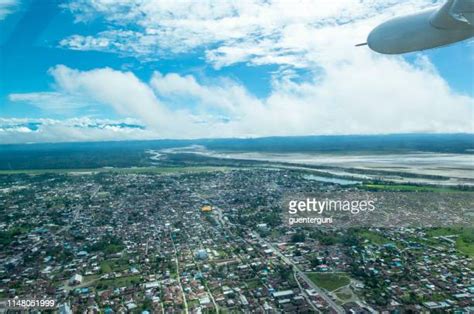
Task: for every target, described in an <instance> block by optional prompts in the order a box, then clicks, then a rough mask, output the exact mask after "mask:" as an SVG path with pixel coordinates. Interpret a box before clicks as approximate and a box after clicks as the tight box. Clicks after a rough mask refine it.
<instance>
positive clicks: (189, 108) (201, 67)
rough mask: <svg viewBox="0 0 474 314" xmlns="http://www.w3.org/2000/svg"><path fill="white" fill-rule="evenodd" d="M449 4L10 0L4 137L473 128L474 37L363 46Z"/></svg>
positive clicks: (1, 12)
mask: <svg viewBox="0 0 474 314" xmlns="http://www.w3.org/2000/svg"><path fill="white" fill-rule="evenodd" d="M438 5H439V3H437V2H436V1H422V0H414V1H391V0H381V1H353V0H337V1H329V0H328V1H318V2H315V1H305V0H301V1H289V0H288V1H257V0H255V1H253V0H252V1H251V0H248V1H242V2H240V3H233V2H230V1H221V0H217V1H202V2H192V1H189V2H188V1H175V2H173V3H170V2H161V1H149V2H147V1H131V0H130V1H128V0H123V1H120V2H119V3H116V4H114V5H111V4H110V1H108V0H95V1H85V0H77V1H74V0H73V1H67V2H66V1H55V0H48V1H32V0H0V44H1V47H0V49H1V50H0V53H1V54H0V67H1V68H0V69H1V76H0V142H4V143H18V142H44V141H46V142H48V141H52V142H55V141H84V140H120V139H148V138H196V137H248V136H269V135H310V134H381V133H407V132H472V131H473V121H474V120H473V118H474V117H473V97H474V75H473V71H474V59H473V58H474V57H473V56H474V54H473V52H474V50H473V49H474V44H473V42H472V41H465V42H462V43H459V44H456V45H452V46H449V47H444V48H442V49H434V50H430V51H425V52H422V53H412V54H408V55H404V56H382V55H378V54H376V53H374V52H371V51H370V50H369V49H368V48H367V47H360V48H355V47H354V44H356V43H360V42H364V41H365V38H366V36H367V34H368V32H370V30H371V29H372V28H373V27H374V26H376V25H377V24H378V23H380V22H383V21H384V20H386V19H388V18H391V17H393V16H396V15H399V14H406V13H410V12H414V11H417V10H422V9H429V8H432V7H436V6H438ZM32 125H34V126H35V127H31V126H32Z"/></svg>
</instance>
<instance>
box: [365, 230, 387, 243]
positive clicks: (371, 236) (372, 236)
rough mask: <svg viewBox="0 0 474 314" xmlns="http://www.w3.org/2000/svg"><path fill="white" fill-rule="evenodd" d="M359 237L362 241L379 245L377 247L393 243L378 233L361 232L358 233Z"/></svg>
mask: <svg viewBox="0 0 474 314" xmlns="http://www.w3.org/2000/svg"><path fill="white" fill-rule="evenodd" d="M357 235H358V236H360V237H361V238H362V239H367V240H369V241H370V242H372V243H373V244H377V245H383V244H386V243H390V242H391V241H390V240H389V239H387V238H385V237H384V236H382V235H380V234H378V233H375V232H372V231H369V230H363V231H359V232H357Z"/></svg>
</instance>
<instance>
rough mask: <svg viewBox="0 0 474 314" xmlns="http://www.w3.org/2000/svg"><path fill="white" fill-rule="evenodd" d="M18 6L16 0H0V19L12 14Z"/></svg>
mask: <svg viewBox="0 0 474 314" xmlns="http://www.w3.org/2000/svg"><path fill="white" fill-rule="evenodd" d="M17 6H18V0H0V21H1V20H3V19H5V18H6V17H7V16H8V15H10V14H12V13H13V12H14V11H15V9H16V7H17Z"/></svg>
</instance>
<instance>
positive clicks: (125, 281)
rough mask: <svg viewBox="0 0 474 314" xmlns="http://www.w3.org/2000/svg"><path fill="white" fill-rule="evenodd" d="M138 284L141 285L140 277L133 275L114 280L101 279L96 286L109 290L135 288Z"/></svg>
mask: <svg viewBox="0 0 474 314" xmlns="http://www.w3.org/2000/svg"><path fill="white" fill-rule="evenodd" d="M138 283H140V276H139V275H132V276H124V277H119V278H112V279H100V280H99V281H97V282H96V283H95V286H96V287H97V288H99V289H109V288H120V287H128V286H133V285H135V284H138Z"/></svg>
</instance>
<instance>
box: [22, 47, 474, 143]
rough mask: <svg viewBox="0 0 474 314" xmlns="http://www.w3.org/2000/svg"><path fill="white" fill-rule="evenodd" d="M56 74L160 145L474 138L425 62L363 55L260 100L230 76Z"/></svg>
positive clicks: (67, 87)
mask: <svg viewBox="0 0 474 314" xmlns="http://www.w3.org/2000/svg"><path fill="white" fill-rule="evenodd" d="M50 73H51V75H53V77H54V78H55V85H56V86H57V91H56V92H58V93H66V94H73V95H76V94H81V95H83V96H84V97H86V98H89V99H93V100H94V101H96V102H99V103H102V104H103V105H107V106H110V107H111V108H114V109H115V110H116V111H117V112H118V113H120V114H122V115H124V116H130V117H133V118H136V119H138V120H139V121H142V122H143V123H144V125H145V126H146V132H147V133H146V135H147V136H150V137H154V138H199V137H247V136H271V135H308V134H380V133H408V132H467V133H473V132H474V125H473V123H472V121H473V119H474V101H473V99H472V98H470V97H467V96H463V95H459V94H456V93H454V92H453V91H451V90H450V88H449V86H448V85H447V83H446V82H445V81H444V80H443V79H441V78H440V77H439V75H438V74H437V73H436V70H435V69H434V67H433V66H432V64H431V63H430V62H429V60H427V59H426V58H424V57H420V58H419V60H418V61H417V62H415V65H410V64H408V63H406V62H405V61H403V59H401V58H387V57H384V56H378V57H374V56H372V55H369V54H365V53H362V55H360V56H357V58H355V59H354V61H353V62H350V63H338V64H333V65H331V66H327V67H326V69H325V73H324V75H323V76H321V77H318V79H317V80H314V81H309V82H302V83H296V82H294V81H292V80H291V79H289V78H282V79H275V81H274V82H273V91H272V92H271V94H270V95H269V96H268V97H266V98H264V99H259V98H257V97H255V96H254V95H252V94H251V93H249V92H248V90H247V89H246V88H245V87H244V86H242V85H241V84H239V83H237V82H235V81H232V80H229V79H225V78H223V79H220V80H213V83H210V84H205V83H201V82H199V81H198V80H196V78H195V77H193V76H191V75H187V76H181V75H178V74H173V73H172V74H167V75H163V74H161V73H159V72H155V73H154V74H153V75H152V77H151V80H150V82H149V83H147V82H143V81H141V80H139V79H138V78H137V77H136V76H135V75H134V74H133V73H131V72H120V71H116V70H112V69H110V68H103V69H95V70H90V71H78V70H74V69H70V68H68V67H65V66H62V65H59V66H56V67H54V68H52V69H51V70H50ZM348 77H349V78H350V79H347V78H348ZM17 97H18V96H17ZM57 131H59V129H58V130H57ZM82 131H83V129H74V132H77V133H80V132H82ZM69 132H70V131H69ZM94 132H98V131H97V130H95V131H90V130H87V134H89V135H90V134H95V133H94ZM112 134H114V133H112V130H110V133H108V136H112ZM115 134H116V135H117V137H118V138H121V136H122V134H119V133H115ZM143 134H145V133H143V132H138V133H135V131H134V132H132V133H130V134H128V135H127V137H126V138H129V137H132V136H137V138H142V136H143ZM73 135H74V136H72V138H78V137H79V135H78V134H73ZM38 136H39V135H38ZM98 136H99V134H98ZM21 138H26V137H24V136H23V137H21ZM99 138H103V136H99Z"/></svg>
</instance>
